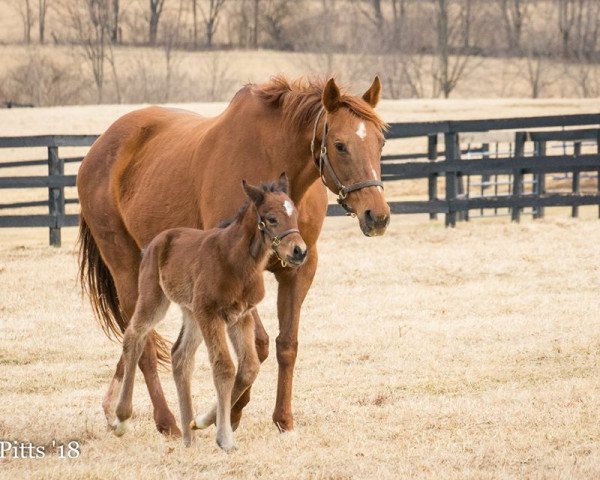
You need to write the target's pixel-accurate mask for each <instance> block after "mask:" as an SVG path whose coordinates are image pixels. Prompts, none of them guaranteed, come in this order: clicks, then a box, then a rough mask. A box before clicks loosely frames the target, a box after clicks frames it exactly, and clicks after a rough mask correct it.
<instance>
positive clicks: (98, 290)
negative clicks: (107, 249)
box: [78, 215, 171, 366]
mask: <svg viewBox="0 0 600 480" xmlns="http://www.w3.org/2000/svg"><path fill="white" fill-rule="evenodd" d="M78 243H79V282H80V283H81V288H82V290H83V291H84V292H86V293H87V294H88V295H89V297H90V301H91V304H92V309H93V310H94V316H95V317H96V320H97V321H98V323H99V324H100V327H102V330H103V331H104V333H105V334H106V335H107V336H108V337H109V338H114V339H116V340H121V339H122V338H123V332H124V331H125V328H126V327H127V321H128V320H127V317H126V316H125V314H124V313H123V310H122V309H121V305H120V303H119V297H118V295H117V289H116V287H115V282H114V280H113V278H112V275H111V274H110V271H109V270H108V267H107V266H106V263H104V260H103V259H102V256H101V255H100V250H98V245H96V241H95V240H94V237H93V236H92V232H91V231H90V228H89V227H88V225H87V223H86V221H85V219H84V218H83V215H80V217H79V240H78ZM152 340H153V342H154V345H155V346H156V353H157V357H158V361H159V363H160V364H161V365H163V366H168V365H169V364H170V363H171V353H170V343H169V342H168V341H167V340H166V339H165V338H163V337H162V336H161V335H160V334H159V333H158V332H157V331H156V330H153V331H152Z"/></svg>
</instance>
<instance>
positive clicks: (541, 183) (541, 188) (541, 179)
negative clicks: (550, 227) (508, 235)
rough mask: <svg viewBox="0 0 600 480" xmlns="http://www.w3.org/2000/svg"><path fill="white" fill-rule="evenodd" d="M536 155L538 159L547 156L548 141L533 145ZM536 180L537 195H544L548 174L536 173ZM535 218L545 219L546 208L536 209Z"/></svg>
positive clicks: (534, 211) (537, 142)
mask: <svg viewBox="0 0 600 480" xmlns="http://www.w3.org/2000/svg"><path fill="white" fill-rule="evenodd" d="M533 151H534V155H536V156H538V157H545V156H546V141H545V140H539V141H536V142H535V143H534V144H533ZM534 179H535V193H536V195H542V194H543V193H544V192H545V191H546V174H545V173H536V174H535V175H534ZM533 218H544V207H534V209H533Z"/></svg>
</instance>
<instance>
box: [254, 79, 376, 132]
mask: <svg viewBox="0 0 600 480" xmlns="http://www.w3.org/2000/svg"><path fill="white" fill-rule="evenodd" d="M324 88H325V81H324V80H323V79H318V78H299V79H297V80H294V81H290V80H288V79H287V78H286V77H285V76H283V75H278V76H275V77H273V78H271V80H270V81H269V82H267V83H263V84H262V85H256V86H255V89H254V91H255V93H256V94H257V95H258V96H259V97H260V98H261V99H262V100H264V101H265V102H266V103H268V104H270V105H271V106H273V107H276V108H280V109H281V110H282V113H283V124H284V126H285V127H288V128H290V129H292V130H304V129H306V128H307V127H308V126H311V125H312V122H314V121H315V118H316V116H317V114H318V113H319V110H321V107H322V106H323V105H322V103H321V96H322V94H323V89H324ZM340 93H341V98H340V102H341V104H342V105H343V106H344V107H346V108H348V109H349V110H350V111H351V112H352V113H353V114H354V115H356V116H357V117H359V118H361V119H364V120H368V121H371V122H373V123H374V124H375V125H376V126H377V127H378V128H379V129H381V130H386V129H387V124H386V123H385V122H384V121H383V119H382V118H381V117H380V116H379V115H377V113H376V112H375V110H373V108H372V107H371V105H369V104H368V103H367V102H365V101H364V100H363V99H362V98H360V97H357V96H354V95H352V94H350V93H349V92H348V90H347V89H346V88H344V87H341V88H340Z"/></svg>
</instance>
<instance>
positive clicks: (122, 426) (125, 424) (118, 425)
mask: <svg viewBox="0 0 600 480" xmlns="http://www.w3.org/2000/svg"><path fill="white" fill-rule="evenodd" d="M127 430H129V420H123V421H122V422H121V421H119V420H115V421H114V423H113V424H112V431H113V433H114V434H115V435H116V436H117V437H122V436H123V435H125V434H126V433H127Z"/></svg>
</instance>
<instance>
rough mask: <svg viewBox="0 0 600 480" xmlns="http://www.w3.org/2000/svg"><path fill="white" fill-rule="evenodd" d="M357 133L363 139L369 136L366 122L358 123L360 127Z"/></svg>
mask: <svg viewBox="0 0 600 480" xmlns="http://www.w3.org/2000/svg"><path fill="white" fill-rule="evenodd" d="M356 135H358V138H360V139H361V140H364V139H365V138H366V136H367V127H365V122H360V123H359V124H358V128H357V129H356Z"/></svg>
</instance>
